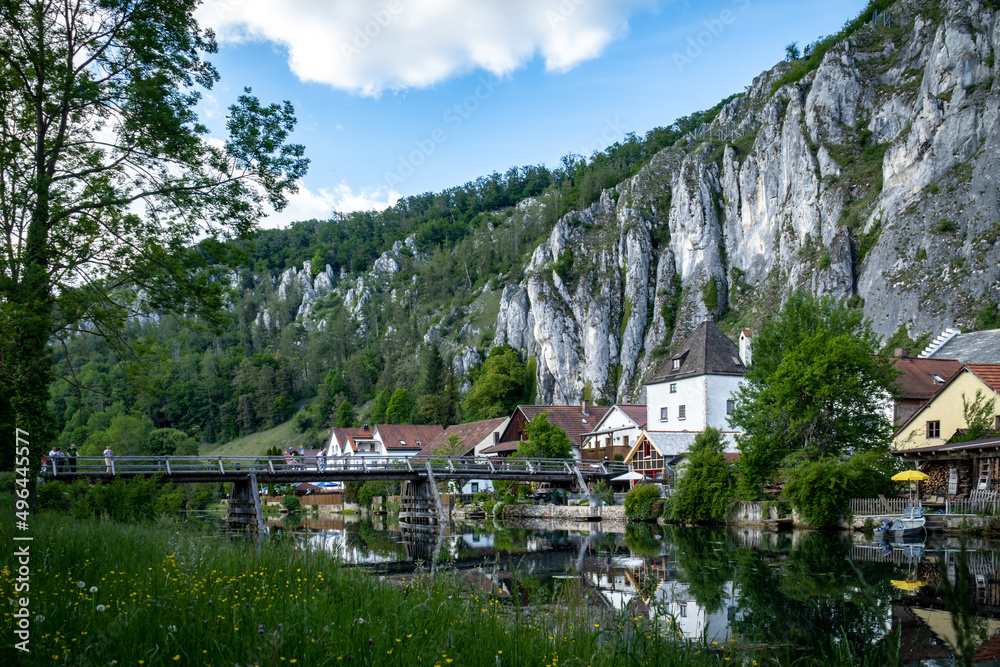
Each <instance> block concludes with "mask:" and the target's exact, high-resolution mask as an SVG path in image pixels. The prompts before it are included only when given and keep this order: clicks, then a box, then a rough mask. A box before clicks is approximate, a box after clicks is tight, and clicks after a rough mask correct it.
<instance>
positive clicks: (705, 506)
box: [670, 427, 736, 521]
mask: <svg viewBox="0 0 1000 667" xmlns="http://www.w3.org/2000/svg"><path fill="white" fill-rule="evenodd" d="M723 451H724V445H723V443H722V434H721V433H720V432H719V431H718V430H717V429H714V428H711V427H709V428H707V429H705V432H704V433H700V434H698V437H696V438H695V440H694V443H693V444H692V445H691V453H690V455H689V456H688V460H687V463H686V464H685V465H684V468H683V470H682V472H681V474H680V477H679V479H678V480H677V490H676V491H675V492H674V494H673V496H672V497H671V503H670V505H671V514H672V518H673V519H675V520H677V521H722V520H724V519H725V518H726V512H727V511H728V509H729V504H730V503H731V502H732V500H733V498H734V497H735V495H736V473H735V472H733V469H732V466H730V465H729V464H728V463H726V458H725V456H724V455H723Z"/></svg>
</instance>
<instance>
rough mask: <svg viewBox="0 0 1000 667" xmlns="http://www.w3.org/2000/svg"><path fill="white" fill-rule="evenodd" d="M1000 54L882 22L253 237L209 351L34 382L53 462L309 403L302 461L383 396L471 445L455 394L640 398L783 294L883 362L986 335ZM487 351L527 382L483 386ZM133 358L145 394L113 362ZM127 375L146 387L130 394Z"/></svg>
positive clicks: (972, 27) (874, 14)
mask: <svg viewBox="0 0 1000 667" xmlns="http://www.w3.org/2000/svg"><path fill="white" fill-rule="evenodd" d="M997 44H1000V5H998V3H997V2H996V1H995V0H952V1H949V2H943V1H939V0H896V1H895V2H892V1H889V0H874V1H873V2H871V3H870V4H869V6H868V8H867V9H866V10H865V11H864V12H863V13H862V14H861V15H860V16H859V17H858V18H857V19H855V20H852V21H850V22H849V23H848V24H847V25H845V26H844V28H843V29H842V30H841V31H840V32H839V33H837V34H836V35H832V36H830V37H828V38H824V39H822V40H820V41H818V42H816V43H814V44H811V45H809V46H808V47H807V48H806V49H804V53H803V56H802V57H801V58H796V59H794V60H790V61H786V62H782V63H779V64H778V65H776V66H775V67H774V68H773V69H771V70H769V71H767V72H764V73H762V74H761V75H760V76H758V77H757V78H756V79H755V80H753V81H752V82H751V85H749V86H747V88H746V90H745V91H743V92H742V93H740V94H737V95H733V96H732V97H730V98H728V99H726V100H723V101H722V102H720V103H719V104H718V105H717V106H715V107H713V108H712V109H709V110H707V111H702V112H695V113H693V114H691V115H690V116H687V117H684V118H680V119H678V120H677V121H675V122H674V123H673V124H672V125H670V126H669V127H659V128H654V129H652V130H650V131H649V132H648V133H647V134H646V135H645V136H643V137H637V136H635V135H628V136H626V137H625V138H624V139H623V140H622V141H620V142H617V143H615V144H613V145H612V146H609V147H608V148H607V149H605V150H603V151H598V152H595V153H594V154H593V155H591V156H589V157H588V158H586V159H583V158H580V157H579V156H572V155H569V156H566V157H565V158H563V160H562V163H561V165H560V166H559V167H556V168H552V169H550V168H548V167H544V166H537V165H536V166H527V167H521V168H511V169H509V170H508V171H507V172H505V173H503V174H500V173H493V174H490V175H489V176H484V177H482V178H479V179H477V180H475V181H471V182H469V183H466V184H464V185H462V186H457V187H454V188H450V189H447V190H444V191H442V192H439V193H427V194H422V195H414V196H411V197H407V198H405V199H403V200H401V201H400V202H398V203H397V204H396V205H394V206H392V207H390V208H389V209H386V210H385V211H381V212H357V213H352V214H348V215H337V216H335V217H334V218H333V219H331V220H324V221H317V220H311V221H302V222H298V223H295V224H293V225H291V226H290V227H288V228H285V229H266V230H262V231H261V232H260V233H259V234H258V235H257V238H256V239H255V241H254V243H253V244H252V245H250V246H247V247H246V248H245V249H244V250H245V260H243V259H241V260H240V261H239V262H238V264H239V266H237V267H236V268H235V270H229V269H228V268H226V269H225V270H221V269H220V271H219V272H218V279H219V281H220V282H221V283H222V284H225V285H228V286H230V287H231V288H232V289H231V290H230V298H229V300H228V302H227V307H228V314H229V315H230V321H229V322H228V324H227V325H226V326H225V327H224V329H223V330H221V331H217V330H212V331H207V330H204V329H195V330H190V331H188V330H183V329H182V328H181V327H180V326H179V325H178V322H177V321H176V320H175V319H174V318H169V317H164V318H160V317H159V315H160V314H159V313H156V312H152V313H149V316H148V317H141V316H137V317H135V318H134V319H132V320H130V321H129V324H127V325H126V328H128V331H127V332H125V333H124V334H123V336H122V340H125V339H129V338H130V339H131V340H142V341H143V343H142V345H141V346H139V345H136V346H133V351H132V352H131V353H128V354H122V353H121V351H119V350H116V349H113V347H114V346H112V345H109V344H106V343H99V344H95V343H93V342H88V340H87V337H77V338H72V339H70V340H68V341H67V349H66V354H65V357H64V358H61V359H59V360H58V361H57V362H56V373H57V375H58V376H61V377H76V378H79V380H80V382H81V383H83V384H84V385H85V386H88V387H103V388H104V393H103V394H100V395H98V394H93V395H91V396H89V397H88V396H87V395H86V394H83V393H82V392H79V391H77V389H76V388H73V387H71V386H70V385H68V384H67V383H58V382H57V383H55V384H54V385H53V388H52V392H51V393H52V401H51V404H50V407H51V410H52V413H53V415H55V417H56V420H57V428H58V429H59V430H60V431H61V433H62V436H61V439H60V444H62V445H68V444H69V442H75V443H77V444H80V443H86V442H92V444H94V445H95V446H96V443H98V440H99V436H98V434H99V433H101V432H103V431H104V430H106V429H108V428H110V426H109V424H112V425H114V424H113V422H115V420H118V422H121V423H120V424H118V426H119V427H120V428H122V429H124V428H125V427H126V426H129V424H132V421H128V420H135V419H138V418H139V417H138V416H137V415H146V418H145V420H146V421H143V422H142V423H143V424H144V425H145V426H144V427H143V428H144V429H146V430H149V429H151V428H154V427H155V428H175V429H179V430H182V431H184V432H185V433H188V434H189V435H190V434H195V433H197V434H198V435H199V437H200V438H201V439H202V440H203V441H206V442H211V441H220V440H225V439H226V438H232V437H237V436H239V435H245V434H249V433H253V432H255V431H258V430H260V429H262V428H267V427H271V426H275V425H276V424H278V423H281V422H283V421H285V420H287V419H288V418H289V416H290V415H291V414H292V413H293V412H294V408H293V404H294V403H295V402H296V401H300V400H304V399H305V400H308V399H312V398H314V397H315V398H318V400H317V401H316V402H315V404H314V408H310V409H311V410H312V412H311V413H310V414H309V415H304V416H303V418H302V419H299V420H298V421H297V422H296V424H298V425H301V428H300V430H302V429H308V430H309V431H310V437H311V440H310V442H314V443H315V442H319V437H320V436H319V433H320V430H321V429H322V428H323V427H325V426H327V425H329V424H331V423H333V418H334V415H335V414H336V413H337V411H338V410H339V408H340V406H341V402H347V403H349V406H348V408H349V409H348V410H345V411H344V414H357V416H358V419H359V421H360V422H361V423H364V422H365V421H369V422H371V423H378V422H380V421H382V420H384V419H385V417H386V414H387V413H386V407H387V403H388V400H389V398H390V397H391V396H393V395H394V394H395V393H396V392H399V391H405V392H408V394H409V396H410V398H411V399H412V400H411V401H410V403H411V404H412V405H413V406H419V405H422V404H427V403H428V401H430V402H431V403H434V401H437V402H438V403H441V402H442V401H444V402H445V403H447V405H446V406H444V407H446V408H447V411H446V412H448V414H449V421H455V420H457V421H463V420H466V419H470V418H475V417H474V415H482V414H484V410H485V412H490V414H492V412H491V411H492V410H493V408H495V407H496V406H495V405H488V406H486V407H488V408H490V409H489V410H486V409H485V408H483V407H482V406H480V407H478V408H476V409H472V407H474V406H473V404H475V401H470V400H465V401H462V402H461V403H460V402H459V401H458V399H457V398H455V397H456V396H458V394H459V393H462V394H463V395H465V396H466V397H468V396H470V395H471V396H473V397H474V398H475V397H478V396H479V395H480V394H482V393H484V392H483V391H472V392H471V393H469V390H470V387H475V384H476V383H477V382H480V383H481V384H484V383H485V384H490V383H491V382H496V383H498V386H503V387H506V386H508V385H510V386H511V387H513V389H511V392H508V393H509V394H510V396H515V395H516V396H517V397H519V398H518V400H520V401H522V402H523V401H529V402H530V401H531V400H532V398H531V397H533V398H534V401H535V402H537V403H551V404H576V403H578V402H579V401H581V400H583V399H587V400H591V401H595V402H596V401H601V400H604V401H641V400H643V395H642V394H643V382H644V380H645V379H646V378H647V377H648V376H649V374H650V373H651V372H652V371H653V370H654V369H655V368H656V367H658V366H659V365H660V364H661V363H663V361H664V360H665V358H666V356H667V355H668V354H669V353H670V351H671V350H672V349H675V348H676V347H677V346H678V345H679V343H680V342H681V341H682V340H683V339H684V338H685V337H686V336H687V335H688V334H689V333H690V332H691V331H692V330H693V329H694V328H695V327H696V326H697V325H698V324H700V323H701V322H702V321H703V320H704V319H706V318H712V319H714V320H716V321H717V322H718V325H719V327H720V328H722V329H723V331H725V332H727V333H729V334H730V335H732V336H735V334H736V332H737V331H738V330H739V329H741V328H744V327H747V328H750V329H752V330H758V329H759V324H760V323H761V321H762V319H763V317H764V316H765V315H768V314H773V313H776V312H777V311H778V309H779V307H780V306H781V304H783V303H784V302H785V301H786V300H787V299H788V295H789V294H791V293H792V292H793V291H794V290H796V289H800V288H801V289H804V290H805V291H806V292H807V293H809V294H812V295H817V296H832V297H834V298H836V299H838V300H840V301H843V302H846V303H848V304H849V305H850V307H851V308H853V309H859V310H861V311H862V312H863V314H864V315H865V316H866V317H868V318H870V319H871V321H872V323H873V327H874V330H875V332H876V333H878V334H880V335H888V334H892V333H893V332H895V333H896V334H897V335H895V336H894V338H893V339H894V341H896V340H899V339H900V337H901V336H902V337H903V338H905V337H906V336H905V335H904V334H908V335H909V336H910V337H912V338H913V339H920V338H926V336H925V334H928V333H930V334H935V335H936V334H937V333H938V332H939V331H941V330H942V329H944V328H945V327H952V326H960V327H970V326H971V327H975V326H978V327H981V328H982V327H994V326H1000V312H998V307H997V303H998V302H1000V244H998V240H1000V190H998V182H997V175H998V170H1000V167H998V164H1000V163H998V161H997V159H996V155H998V154H1000V119H998V114H1000V111H998V109H1000V83H998V81H997V77H996V74H997V70H998V67H1000V64H998V63H997V62H996V54H995V52H994V50H995V48H996V47H995V46H994V45H997ZM901 326H902V327H903V329H904V331H902V332H900V331H899V329H900V327H901ZM431 344H433V345H434V346H436V347H437V349H438V350H439V352H440V357H441V360H442V362H443V363H442V364H441V369H438V372H437V374H436V375H434V377H430V376H429V375H428V374H427V372H426V369H424V368H422V365H421V363H420V361H419V360H420V359H421V356H422V354H423V352H424V351H426V349H427V348H428V347H429V346H430V345H431ZM502 345H509V346H510V347H512V348H514V350H516V351H517V352H518V353H519V355H520V357H521V358H520V360H519V362H518V363H519V365H516V364H513V363H511V364H507V367H510V368H513V367H514V366H515V365H516V366H517V368H522V367H523V372H524V374H525V375H526V376H533V378H534V381H528V379H529V378H528V377H526V378H524V379H523V380H524V381H521V380H519V381H516V382H515V381H513V379H512V377H510V376H504V377H496V375H497V374H496V373H491V372H487V371H488V370H489V369H485V368H484V364H483V362H484V360H486V359H487V358H488V355H489V353H490V350H491V349H492V350H497V349H506V348H501V347H500V346H502ZM911 346H914V345H912V344H911ZM143 350H148V351H149V352H150V354H146V355H142V354H141V353H142V352H143ZM137 353H140V354H137ZM140 356H142V357H143V361H144V362H145V363H146V365H147V366H148V368H145V369H143V370H142V372H140V373H134V372H132V371H131V370H129V369H126V368H125V366H127V364H122V363H120V360H121V359H123V358H131V357H134V358H138V357H140ZM515 356H516V355H515ZM435 368H437V366H435ZM505 368H506V367H505ZM442 369H446V370H447V373H446V375H447V374H449V373H450V374H452V375H450V376H449V377H443V376H441V372H442ZM518 373H520V371H518ZM140 377H141V378H148V380H144V383H145V384H148V385H151V388H152V389H153V390H154V391H152V392H150V391H144V390H142V389H141V388H140V389H138V390H136V389H133V388H132V386H131V385H130V384H129V383H126V382H124V381H123V380H124V378H133V379H134V378H140ZM428 387H449V389H448V391H447V392H445V393H446V394H447V396H445V393H442V394H441V395H440V396H436V397H432V399H433V400H431V399H428V400H424V399H427V398H428V395H429V394H428V392H429V389H428ZM485 393H486V394H489V395H491V396H492V395H494V394H496V392H492V393H491V392H490V391H486V392H485ZM505 395H506V394H505ZM379 396H381V397H382V398H383V399H384V400H381V399H378V400H376V399H377V397H379ZM508 398H509V396H508ZM453 399H454V400H453ZM434 404H435V405H436V404H437V403H434ZM354 407H357V408H358V410H357V412H356V413H354V412H353V409H354ZM400 418H401V419H404V420H407V421H416V422H419V421H424V420H426V419H427V417H425V416H423V415H421V414H420V413H419V410H416V409H414V410H413V411H411V415H410V416H409V417H408V418H407V417H405V416H402V415H401V416H400ZM126 421H128V423H127V424H126ZM147 422H148V423H147ZM307 424H308V425H309V426H306V425H307ZM296 428H299V426H296ZM92 438H93V440H91V439H92Z"/></svg>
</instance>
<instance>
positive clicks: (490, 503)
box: [483, 500, 497, 514]
mask: <svg viewBox="0 0 1000 667" xmlns="http://www.w3.org/2000/svg"><path fill="white" fill-rule="evenodd" d="M496 504H497V501H495V500H484V501H483V511H484V512H486V513H487V514H493V508H494V507H496Z"/></svg>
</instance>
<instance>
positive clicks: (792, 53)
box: [785, 42, 802, 60]
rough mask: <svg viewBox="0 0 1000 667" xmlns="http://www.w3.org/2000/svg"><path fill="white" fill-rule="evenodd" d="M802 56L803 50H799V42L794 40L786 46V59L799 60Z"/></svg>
mask: <svg viewBox="0 0 1000 667" xmlns="http://www.w3.org/2000/svg"><path fill="white" fill-rule="evenodd" d="M801 57H802V52H801V51H799V43H798V42H792V43H791V44H788V45H787V46H785V60H798V59H799V58H801Z"/></svg>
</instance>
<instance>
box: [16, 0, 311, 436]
mask: <svg viewBox="0 0 1000 667" xmlns="http://www.w3.org/2000/svg"><path fill="white" fill-rule="evenodd" d="M198 4H199V3H198V2H197V0H115V1H113V2H105V1H99V0H76V1H75V2H47V1H43V0H24V1H21V2H3V3H2V4H0V25H2V26H3V28H2V30H0V86H2V89H3V94H2V95H0V127H2V131H0V181H2V182H3V187H2V188H0V223H2V226H3V229H4V233H5V244H4V250H3V253H2V259H0V294H2V295H3V298H2V299H0V341H2V342H0V347H2V348H3V349H2V354H0V383H2V386H0V391H2V392H3V393H5V394H7V395H9V396H10V397H11V407H12V409H13V411H14V413H15V416H16V420H17V421H16V423H17V426H18V427H19V428H22V429H24V430H26V431H28V432H29V433H30V435H31V441H32V442H34V443H39V444H41V443H44V442H46V441H48V440H50V439H51V437H52V436H53V435H54V433H53V430H54V423H53V420H52V415H51V414H49V412H48V410H47V402H48V399H49V384H50V382H51V381H52V379H53V377H54V374H53V363H52V361H53V360H52V356H51V350H52V349H54V348H53V346H50V342H51V341H52V339H53V337H55V338H57V339H60V340H65V339H67V338H69V337H70V336H72V335H74V334H75V333H76V332H84V333H87V334H96V335H100V336H104V337H105V340H107V342H108V343H109V344H110V345H112V346H118V347H121V346H122V342H123V341H127V340H128V339H127V338H126V337H124V336H122V335H121V332H122V330H123V327H124V324H125V322H126V321H127V318H128V317H129V316H131V315H134V314H139V313H145V312H150V311H154V310H155V311H161V312H164V311H165V312H175V313H178V314H181V315H183V316H190V315H200V316H202V317H204V318H205V321H207V322H208V323H210V324H212V325H215V326H218V325H219V324H220V323H221V321H222V317H223V315H222V313H223V308H222V306H223V296H224V293H225V285H226V282H225V281H223V280H218V279H217V278H218V277H219V276H220V275H221V271H220V266H222V265H225V264H229V263H232V262H234V260H235V259H236V258H237V254H234V253H233V252H232V247H231V246H230V245H229V244H228V243H227V242H228V241H230V240H232V239H246V238H248V237H249V235H250V233H251V232H252V231H253V229H254V226H255V222H256V220H257V218H258V217H259V216H260V215H262V214H263V211H264V205H265V204H269V205H270V206H271V207H273V208H275V209H280V208H283V207H284V205H285V204H286V203H287V200H286V197H285V193H286V192H289V191H293V190H294V189H295V183H296V181H297V180H298V179H299V178H300V177H301V176H302V175H303V174H304V173H305V171H306V167H307V164H308V161H307V160H306V159H305V158H303V148H302V146H299V145H290V144H286V139H287V137H288V135H289V133H290V132H291V130H292V128H293V126H294V124H295V118H294V114H293V110H292V107H291V104H289V103H285V104H284V105H271V106H263V105H261V104H260V102H259V101H258V100H257V99H256V98H255V97H253V96H252V94H250V91H249V90H247V91H246V94H244V95H241V96H240V97H239V98H238V101H237V103H236V104H234V105H233V106H231V107H230V109H229V116H228V130H229V139H228V140H227V141H226V142H225V143H224V144H222V145H218V144H214V143H212V142H210V141H208V138H207V133H208V130H207V128H206V127H205V126H203V125H202V124H200V123H199V122H198V119H197V116H196V114H195V108H196V106H197V105H198V103H199V100H200V97H201V96H200V92H199V88H200V89H209V88H211V86H212V85H213V84H214V83H215V81H216V80H217V79H218V74H217V73H216V71H215V69H214V68H213V67H212V66H211V65H210V64H209V63H208V62H206V61H205V60H204V58H203V55H204V54H206V53H211V52H214V51H215V48H216V46H215V41H214V36H213V34H212V32H211V31H206V30H202V29H201V28H200V27H199V26H198V24H197V22H196V21H195V19H194V12H195V10H196V8H197V6H198ZM80 321H85V322H88V323H89V326H86V327H80V326H76V323H77V322H80ZM123 356H124V357H125V358H127V359H134V358H136V357H135V355H132V354H129V350H123ZM5 437H6V436H5Z"/></svg>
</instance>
